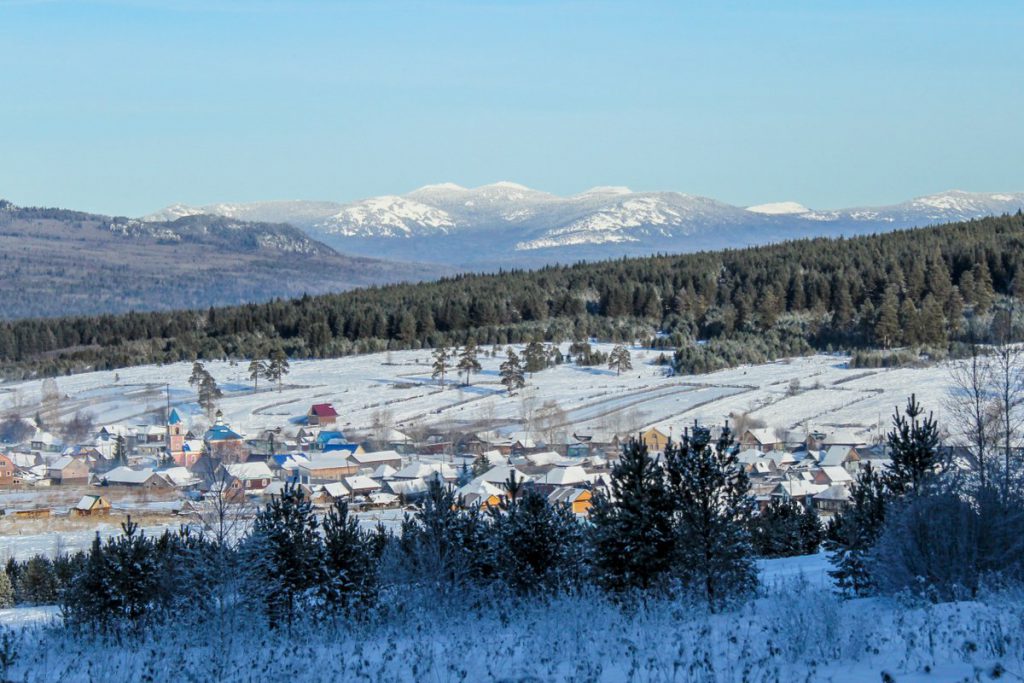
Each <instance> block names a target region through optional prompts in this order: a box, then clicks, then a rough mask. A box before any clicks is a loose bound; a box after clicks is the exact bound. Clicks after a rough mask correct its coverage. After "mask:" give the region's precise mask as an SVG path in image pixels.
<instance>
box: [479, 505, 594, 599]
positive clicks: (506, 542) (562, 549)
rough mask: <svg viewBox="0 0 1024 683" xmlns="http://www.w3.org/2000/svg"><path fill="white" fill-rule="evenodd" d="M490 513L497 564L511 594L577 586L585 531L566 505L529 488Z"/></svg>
mask: <svg viewBox="0 0 1024 683" xmlns="http://www.w3.org/2000/svg"><path fill="white" fill-rule="evenodd" d="M491 517H492V533H491V534H490V538H491V545H492V552H493V553H494V559H493V565H494V567H495V568H496V571H497V574H498V577H499V578H500V579H501V580H502V581H504V582H505V584H506V585H507V586H508V587H509V588H510V589H511V590H512V592H513V593H516V594H519V595H527V594H535V593H540V594H542V595H551V594H553V593H556V592H558V591H560V590H565V589H567V588H570V587H572V586H573V585H575V584H576V582H577V581H578V580H579V571H580V559H579V558H580V557H581V556H582V548H581V545H582V535H581V527H580V525H579V524H578V523H577V522H576V520H575V518H574V517H573V515H572V512H571V511H570V510H569V509H568V508H566V507H562V506H560V507H553V506H551V505H550V504H549V503H548V502H547V500H546V499H545V498H544V497H543V496H542V495H541V494H539V493H538V492H536V491H535V490H532V489H530V490H527V491H526V492H525V493H524V494H523V495H522V496H520V497H519V498H518V499H515V500H513V501H512V502H511V503H509V504H508V505H506V506H504V507H503V508H494V509H492V511H491Z"/></svg>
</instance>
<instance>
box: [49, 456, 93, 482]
mask: <svg viewBox="0 0 1024 683" xmlns="http://www.w3.org/2000/svg"><path fill="white" fill-rule="evenodd" d="M46 476H47V477H48V478H49V479H50V480H51V481H52V482H53V483H54V484H87V483H89V465H88V464H87V463H86V462H85V459H84V458H75V457H72V456H70V455H63V456H61V457H59V458H57V459H56V460H55V461H53V462H52V463H50V465H49V466H48V467H47V468H46Z"/></svg>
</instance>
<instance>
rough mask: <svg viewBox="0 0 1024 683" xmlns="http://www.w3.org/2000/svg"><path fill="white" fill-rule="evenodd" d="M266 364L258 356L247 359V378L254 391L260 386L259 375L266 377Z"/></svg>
mask: <svg viewBox="0 0 1024 683" xmlns="http://www.w3.org/2000/svg"><path fill="white" fill-rule="evenodd" d="M266 375H267V364H266V363H264V362H263V361H261V360H260V359H258V358H253V359H252V360H251V361H249V380H250V381H251V382H252V390H253V391H256V390H257V389H259V386H260V377H266Z"/></svg>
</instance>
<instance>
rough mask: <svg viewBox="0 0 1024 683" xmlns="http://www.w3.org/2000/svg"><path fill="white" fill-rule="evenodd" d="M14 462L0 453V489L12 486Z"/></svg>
mask: <svg viewBox="0 0 1024 683" xmlns="http://www.w3.org/2000/svg"><path fill="white" fill-rule="evenodd" d="M14 470H15V466H14V460H12V459H11V458H9V457H7V456H6V455H4V454H3V453H0V487H3V486H12V485H13V484H14Z"/></svg>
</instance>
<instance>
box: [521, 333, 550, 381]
mask: <svg viewBox="0 0 1024 683" xmlns="http://www.w3.org/2000/svg"><path fill="white" fill-rule="evenodd" d="M523 363H524V366H525V367H524V369H525V370H526V372H528V373H530V375H533V374H534V373H536V372H540V371H541V370H543V369H544V368H546V367H547V366H548V355H547V353H546V351H545V350H544V345H543V344H541V343H540V342H539V341H537V340H534V341H532V342H530V343H529V344H527V345H526V349H524V350H523Z"/></svg>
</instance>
